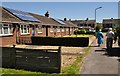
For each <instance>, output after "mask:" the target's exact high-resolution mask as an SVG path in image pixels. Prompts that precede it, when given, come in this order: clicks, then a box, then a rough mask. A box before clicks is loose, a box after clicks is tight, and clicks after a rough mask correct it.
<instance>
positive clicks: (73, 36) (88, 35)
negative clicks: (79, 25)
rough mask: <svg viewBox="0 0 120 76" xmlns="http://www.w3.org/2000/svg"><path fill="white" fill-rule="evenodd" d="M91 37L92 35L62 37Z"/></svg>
mask: <svg viewBox="0 0 120 76" xmlns="http://www.w3.org/2000/svg"><path fill="white" fill-rule="evenodd" d="M91 36H93V35H82V34H81V35H77V36H76V35H71V36H64V37H91Z"/></svg>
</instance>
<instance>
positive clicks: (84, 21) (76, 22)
mask: <svg viewBox="0 0 120 76" xmlns="http://www.w3.org/2000/svg"><path fill="white" fill-rule="evenodd" d="M71 22H72V23H74V24H84V23H87V24H94V23H95V22H96V21H95V20H72V21H71Z"/></svg>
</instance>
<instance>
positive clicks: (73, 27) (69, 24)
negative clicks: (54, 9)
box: [61, 18, 78, 35]
mask: <svg viewBox="0 0 120 76" xmlns="http://www.w3.org/2000/svg"><path fill="white" fill-rule="evenodd" d="M61 21H63V22H64V23H65V24H66V34H67V35H71V34H73V33H74V31H75V30H77V28H78V26H77V25H76V24H73V23H72V22H71V21H70V20H67V19H66V18H64V20H61Z"/></svg>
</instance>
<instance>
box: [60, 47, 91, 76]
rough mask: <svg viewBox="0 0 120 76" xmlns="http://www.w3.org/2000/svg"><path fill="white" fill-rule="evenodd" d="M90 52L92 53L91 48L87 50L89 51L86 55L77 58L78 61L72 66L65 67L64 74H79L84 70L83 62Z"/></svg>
mask: <svg viewBox="0 0 120 76" xmlns="http://www.w3.org/2000/svg"><path fill="white" fill-rule="evenodd" d="M89 51H90V47H88V48H87V50H86V51H85V54H83V55H80V56H78V57H77V58H76V61H75V62H74V63H73V64H72V65H70V66H67V67H63V68H62V73H63V74H64V73H65V74H79V73H80V70H81V68H82V65H83V62H82V60H83V58H84V57H85V56H86V55H87V54H88V53H89Z"/></svg>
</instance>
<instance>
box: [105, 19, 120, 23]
mask: <svg viewBox="0 0 120 76" xmlns="http://www.w3.org/2000/svg"><path fill="white" fill-rule="evenodd" d="M119 21H120V19H103V23H118V22H119Z"/></svg>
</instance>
